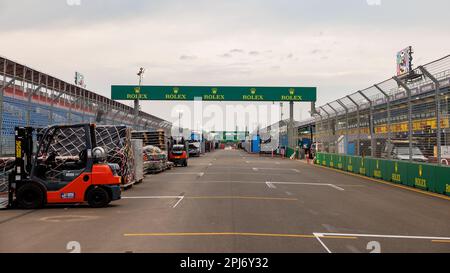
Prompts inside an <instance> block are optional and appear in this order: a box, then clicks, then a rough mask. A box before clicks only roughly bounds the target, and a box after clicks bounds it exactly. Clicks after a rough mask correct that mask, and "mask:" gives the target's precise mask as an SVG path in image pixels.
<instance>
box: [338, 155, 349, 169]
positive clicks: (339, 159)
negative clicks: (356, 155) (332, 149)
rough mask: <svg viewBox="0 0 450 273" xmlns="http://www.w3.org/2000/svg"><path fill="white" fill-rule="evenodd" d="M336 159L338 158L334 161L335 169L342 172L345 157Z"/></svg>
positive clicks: (340, 156)
mask: <svg viewBox="0 0 450 273" xmlns="http://www.w3.org/2000/svg"><path fill="white" fill-rule="evenodd" d="M337 157H338V158H337V160H336V161H337V162H336V163H337V164H336V166H337V169H338V170H344V166H345V165H346V164H345V161H346V159H347V157H346V156H345V155H338V156H337Z"/></svg>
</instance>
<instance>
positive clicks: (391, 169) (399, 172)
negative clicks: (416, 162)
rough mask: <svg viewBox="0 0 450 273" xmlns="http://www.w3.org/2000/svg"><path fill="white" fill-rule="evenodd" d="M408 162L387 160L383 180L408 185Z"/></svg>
mask: <svg viewBox="0 0 450 273" xmlns="http://www.w3.org/2000/svg"><path fill="white" fill-rule="evenodd" d="M408 164H409V163H407V162H404V161H398V160H387V161H386V169H387V177H386V178H385V180H386V181H392V182H394V183H397V184H403V185H408Z"/></svg>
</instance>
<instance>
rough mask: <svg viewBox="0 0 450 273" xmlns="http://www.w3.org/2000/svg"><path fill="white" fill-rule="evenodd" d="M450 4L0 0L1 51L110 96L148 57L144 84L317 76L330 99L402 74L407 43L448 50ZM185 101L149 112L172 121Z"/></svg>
mask: <svg viewBox="0 0 450 273" xmlns="http://www.w3.org/2000/svg"><path fill="white" fill-rule="evenodd" d="M77 1H80V2H81V3H80V5H70V3H76V2H77ZM378 2H380V5H376V3H378ZM68 3H69V4H68ZM369 3H375V5H373V4H372V5H370V4H369ZM449 9H450V1H448V0H429V1H407V0H341V1H336V0H314V1H313V0H310V1H302V0H298V1H294V0H291V1H288V0H223V1H220V0H180V1H170V0H165V1H144V0H40V1H36V0H0V41H1V42H0V54H1V55H3V56H5V57H8V58H11V59H13V60H16V61H18V62H21V63H24V64H26V65H29V66H31V67H34V68H36V69H38V70H41V71H43V72H46V73H50V74H52V75H55V76H57V77H60V78H62V79H65V80H67V81H72V78H73V73H74V71H80V72H82V73H84V74H85V76H86V81H87V84H88V88H89V89H90V90H93V91H96V92H98V93H101V94H103V95H109V94H110V85H111V84H135V83H136V81H137V79H136V76H135V74H136V72H137V70H138V68H139V67H140V66H144V67H146V68H147V74H146V78H145V84H173V85H181V84H196V85H285V86H317V87H318V104H321V103H326V102H328V101H330V100H332V99H336V98H339V97H342V96H344V95H346V94H348V93H350V92H354V91H356V90H358V89H362V88H364V87H367V86H369V85H371V84H373V83H375V82H379V81H381V80H384V79H386V78H387V77H390V76H392V75H393V74H394V73H395V53H396V52H397V51H398V50H400V49H402V48H404V47H406V46H409V45H412V46H413V47H414V49H415V52H416V53H415V58H416V59H415V62H416V64H422V63H425V62H429V61H432V60H433V59H436V58H439V57H442V56H444V55H447V54H449V52H450V50H449V46H448V45H449V44H450V28H449V21H448V10H449ZM177 104H178V103H169V102H144V103H143V110H145V111H148V112H150V113H151V114H155V115H157V116H161V117H163V118H166V119H169V120H174V119H175V118H174V117H171V115H173V113H172V112H173V111H172V108H173V106H175V105H177ZM205 104H206V103H205ZM130 105H131V104H130ZM185 105H190V104H189V103H186V104H185ZM168 106H169V107H168ZM286 108H287V107H286ZM307 108H308V107H307V106H305V105H303V106H298V107H296V109H297V111H296V119H301V118H306V117H307V115H306V112H305V110H306V109H307Z"/></svg>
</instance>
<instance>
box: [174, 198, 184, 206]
mask: <svg viewBox="0 0 450 273" xmlns="http://www.w3.org/2000/svg"><path fill="white" fill-rule="evenodd" d="M183 199H184V196H181V198H179V199H178V202H177V203H176V204H175V205H173V207H172V208H176V207H177V206H178V204H180V202H181V201H183Z"/></svg>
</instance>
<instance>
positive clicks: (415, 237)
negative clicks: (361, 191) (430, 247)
mask: <svg viewBox="0 0 450 273" xmlns="http://www.w3.org/2000/svg"><path fill="white" fill-rule="evenodd" d="M318 234H320V235H322V237H323V236H325V237H326V236H348V237H374V238H393V239H418V240H450V237H430V236H407V235H377V234H346V233H318Z"/></svg>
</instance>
